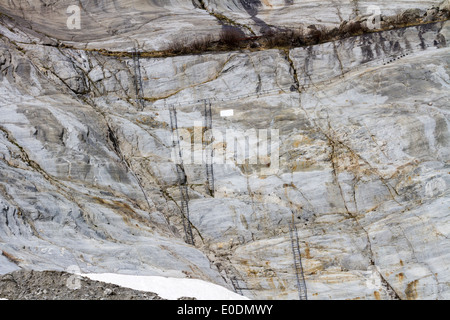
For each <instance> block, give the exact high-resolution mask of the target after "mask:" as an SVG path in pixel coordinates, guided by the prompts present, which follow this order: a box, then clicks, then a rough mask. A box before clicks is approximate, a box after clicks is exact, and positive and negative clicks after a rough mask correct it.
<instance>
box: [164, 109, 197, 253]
mask: <svg viewBox="0 0 450 320" xmlns="http://www.w3.org/2000/svg"><path fill="white" fill-rule="evenodd" d="M169 113H170V127H171V129H172V147H173V148H174V150H175V154H176V157H177V159H176V163H175V167H176V171H177V177H178V187H179V189H180V196H181V215H182V220H183V228H184V234H185V238H186V239H185V240H186V243H188V244H190V245H193V246H195V242H194V236H193V234H192V228H191V222H190V220H189V191H188V187H187V178H186V172H185V170H184V165H183V154H182V152H181V146H180V136H179V133H178V120H177V110H176V109H175V107H174V106H173V105H171V106H169Z"/></svg>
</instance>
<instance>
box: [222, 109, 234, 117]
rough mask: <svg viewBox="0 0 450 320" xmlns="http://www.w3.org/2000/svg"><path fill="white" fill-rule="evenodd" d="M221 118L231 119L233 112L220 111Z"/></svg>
mask: <svg viewBox="0 0 450 320" xmlns="http://www.w3.org/2000/svg"><path fill="white" fill-rule="evenodd" d="M220 116H221V117H232V116H234V110H222V111H220Z"/></svg>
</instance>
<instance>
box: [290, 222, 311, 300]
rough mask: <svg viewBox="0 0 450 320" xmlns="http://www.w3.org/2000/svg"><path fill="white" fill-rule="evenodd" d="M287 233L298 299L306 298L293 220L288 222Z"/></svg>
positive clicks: (298, 245)
mask: <svg viewBox="0 0 450 320" xmlns="http://www.w3.org/2000/svg"><path fill="white" fill-rule="evenodd" d="M289 235H290V237H291V247H292V255H293V258H294V267H295V276H296V278H297V289H298V296H299V298H300V300H308V294H307V288H306V282H305V274H304V272H303V265H302V257H301V254H300V244H299V240H298V233H297V227H296V226H295V223H294V220H292V222H290V223H289Z"/></svg>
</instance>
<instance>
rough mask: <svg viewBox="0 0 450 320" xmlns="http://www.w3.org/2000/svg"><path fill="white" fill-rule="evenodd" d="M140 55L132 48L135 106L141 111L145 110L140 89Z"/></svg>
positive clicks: (141, 89)
mask: <svg viewBox="0 0 450 320" xmlns="http://www.w3.org/2000/svg"><path fill="white" fill-rule="evenodd" d="M140 56H141V54H140V53H139V52H138V51H137V49H136V48H134V52H133V53H132V57H133V64H134V89H135V93H136V100H135V101H136V104H137V105H138V106H139V108H140V109H141V110H144V108H145V100H144V90H143V87H142V75H141V62H140Z"/></svg>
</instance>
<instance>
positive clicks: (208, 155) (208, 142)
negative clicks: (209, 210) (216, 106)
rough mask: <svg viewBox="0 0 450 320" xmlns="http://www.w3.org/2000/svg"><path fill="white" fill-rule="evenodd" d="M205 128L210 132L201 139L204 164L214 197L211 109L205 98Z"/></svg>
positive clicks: (209, 186) (209, 187) (209, 188)
mask: <svg viewBox="0 0 450 320" xmlns="http://www.w3.org/2000/svg"><path fill="white" fill-rule="evenodd" d="M204 127H205V130H206V131H207V132H209V133H210V136H209V137H206V136H205V138H204V139H203V143H204V149H205V165H206V179H207V182H208V190H209V193H210V195H211V196H212V197H214V164H213V157H214V149H213V147H212V143H213V138H212V136H211V134H212V132H211V130H212V111H211V102H210V101H206V100H205V124H204Z"/></svg>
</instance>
